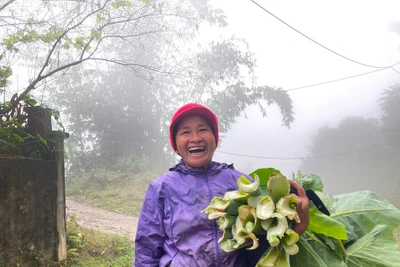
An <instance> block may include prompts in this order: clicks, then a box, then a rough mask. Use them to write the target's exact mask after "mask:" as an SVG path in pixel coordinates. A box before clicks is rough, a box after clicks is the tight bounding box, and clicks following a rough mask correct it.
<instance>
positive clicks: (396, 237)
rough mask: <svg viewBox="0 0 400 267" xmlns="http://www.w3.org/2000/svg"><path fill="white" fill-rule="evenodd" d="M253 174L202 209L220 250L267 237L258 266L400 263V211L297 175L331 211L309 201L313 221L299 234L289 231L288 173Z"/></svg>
mask: <svg viewBox="0 0 400 267" xmlns="http://www.w3.org/2000/svg"><path fill="white" fill-rule="evenodd" d="M249 176H251V177H253V178H254V181H249V180H248V179H247V178H246V177H244V176H242V177H240V178H239V179H238V187H239V190H237V191H231V192H227V193H226V194H225V195H224V197H222V198H221V197H214V198H213V199H212V200H211V202H210V204H209V206H208V207H207V208H206V209H205V210H204V211H203V212H205V213H207V214H208V218H209V219H211V220H213V219H216V222H217V224H218V225H219V228H220V229H221V230H222V231H223V236H222V237H221V239H220V240H219V242H220V244H221V249H223V250H225V251H227V252H229V251H233V250H236V249H249V250H251V249H256V248H257V247H258V245H259V241H260V240H261V239H266V240H268V243H269V246H268V249H267V250H266V251H265V252H264V254H263V256H262V257H261V259H260V260H259V262H258V263H257V265H256V266H257V267H263V266H278V267H279V266H292V267H296V266H309V267H314V266H315V267H321V266H322V267H323V266H338V267H341V266H343V267H344V266H354V267H359V266H377V267H379V266H386V267H387V266H393V267H394V266H400V265H399V261H400V210H399V209H397V208H396V207H395V206H393V205H392V204H390V203H388V202H386V201H381V200H379V199H378V198H377V197H376V196H375V195H374V194H373V193H372V192H371V191H359V192H352V193H347V194H342V195H336V196H330V195H328V194H324V193H323V192H322V191H323V184H322V181H321V179H320V178H319V177H318V176H317V175H302V174H301V173H298V175H297V177H293V180H295V181H296V182H297V183H299V184H300V185H301V186H302V187H303V188H304V189H305V190H313V191H314V192H315V193H316V194H317V195H318V196H319V197H320V198H321V199H322V200H323V202H324V203H325V205H326V207H327V209H328V210H329V213H330V215H329V216H328V215H326V214H324V213H322V212H320V211H319V210H318V209H317V207H316V206H315V205H314V204H313V202H312V201H311V202H310V223H309V226H308V228H307V231H306V232H305V233H304V234H303V235H302V236H301V237H300V238H299V236H298V235H297V234H296V233H295V232H294V231H293V230H291V226H292V223H293V221H297V222H299V217H298V215H297V213H296V211H295V205H296V196H293V194H289V189H288V184H289V183H288V181H287V179H286V177H284V176H283V175H281V173H280V171H279V170H276V169H273V168H264V169H258V170H256V171H254V172H252V173H251V174H250V175H249ZM305 264H306V265H305Z"/></svg>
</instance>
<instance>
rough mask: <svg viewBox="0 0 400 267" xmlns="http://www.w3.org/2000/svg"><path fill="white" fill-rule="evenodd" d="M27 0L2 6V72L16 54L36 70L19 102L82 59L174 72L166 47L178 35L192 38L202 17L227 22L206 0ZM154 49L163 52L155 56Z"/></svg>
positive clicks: (177, 70)
mask: <svg viewBox="0 0 400 267" xmlns="http://www.w3.org/2000/svg"><path fill="white" fill-rule="evenodd" d="M24 2H25V1H24V0H18V1H9V2H8V3H7V4H5V5H3V6H2V8H1V9H0V12H1V18H2V19H0V29H1V30H2V32H3V33H4V35H3V36H4V37H3V38H2V40H1V48H2V51H0V55H1V56H2V61H3V62H2V64H1V66H4V67H2V70H4V71H6V70H8V68H11V67H12V64H15V60H14V59H15V58H16V57H22V59H23V60H22V61H23V64H24V65H25V66H26V67H28V68H31V69H32V71H31V72H30V73H34V76H33V77H30V80H29V83H28V84H27V85H26V87H24V90H23V92H22V93H21V94H20V95H18V96H17V98H16V103H19V102H20V101H21V100H22V99H23V98H24V97H25V95H26V94H28V93H30V92H31V91H32V90H34V89H37V88H38V87H41V86H43V85H45V84H46V82H48V81H50V79H53V78H54V77H57V76H58V75H62V74H64V73H65V71H67V70H68V69H69V68H70V67H72V66H76V65H79V64H82V63H84V62H86V63H88V62H90V61H91V62H94V61H97V62H98V65H97V66H94V67H98V66H99V65H101V64H102V63H104V65H103V66H107V64H108V63H114V64H118V65H121V66H125V67H127V68H129V69H131V70H132V71H133V72H134V73H135V74H136V75H141V76H142V77H145V76H147V71H150V72H160V73H163V74H164V75H165V74H168V75H174V76H176V75H177V74H179V73H180V71H181V70H183V69H184V66H183V64H176V63H177V62H179V61H180V60H181V59H180V58H176V59H175V60H174V62H168V61H166V60H164V58H165V57H164V56H165V53H166V52H167V50H177V48H178V45H177V43H176V42H175V41H174V39H176V37H177V36H178V37H179V38H178V39H177V40H179V42H181V41H183V40H185V39H188V38H191V37H193V36H194V34H195V31H196V25H198V24H199V23H200V22H202V21H208V22H209V23H210V24H219V25H223V24H226V22H225V18H224V16H223V15H222V12H221V11H220V10H215V9H213V8H211V7H209V6H208V1H202V2H201V3H200V2H197V3H194V2H193V3H192V2H187V1H180V0H177V1H151V2H150V1H121V0H100V1H94V0H93V1H62V0H58V1H40V0H33V1H29V5H25V4H24ZM193 5H194V6H193ZM15 14H18V16H16V15H15ZM182 33H185V34H184V35H183V34H182ZM126 46H131V47H132V50H134V51H136V53H135V55H136V56H135V57H129V54H128V53H129V52H130V51H126V52H127V53H124V51H125V50H124V48H125V47H126ZM116 51H119V53H116ZM156 51H163V53H162V54H158V56H160V57H158V56H156V57H154V56H155V55H157V53H156ZM32 55H34V57H32ZM26 59H28V60H26ZM88 64H89V65H90V63H88ZM92 67H93V65H92ZM181 67H182V68H181ZM8 77H9V75H8V74H7V75H6V74H4V73H2V76H0V78H1V80H7V78H8ZM3 78H4V79H3ZM10 109H12V107H11V106H6V107H3V108H2V109H0V113H5V112H8V111H9V110H10Z"/></svg>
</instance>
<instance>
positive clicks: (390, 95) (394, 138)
mask: <svg viewBox="0 0 400 267" xmlns="http://www.w3.org/2000/svg"><path fill="white" fill-rule="evenodd" d="M378 102H379V104H380V107H381V110H382V117H381V121H382V132H383V134H384V135H385V137H386V140H388V141H390V142H391V144H392V145H393V146H395V147H396V148H397V149H398V148H399V147H400V142H399V140H400V85H399V84H396V85H394V86H391V87H390V88H389V89H386V90H385V91H384V93H383V94H382V97H381V98H380V99H379V101H378Z"/></svg>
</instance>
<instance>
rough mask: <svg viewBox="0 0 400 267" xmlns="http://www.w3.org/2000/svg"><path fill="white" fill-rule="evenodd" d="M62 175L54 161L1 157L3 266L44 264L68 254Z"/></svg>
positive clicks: (0, 255)
mask: <svg viewBox="0 0 400 267" xmlns="http://www.w3.org/2000/svg"><path fill="white" fill-rule="evenodd" d="M59 175H60V170H59V167H58V166H57V162H56V161H53V160H32V159H15V158H0V266H4V267H5V266H41V265H43V264H45V263H50V262H55V261H58V260H60V253H61V257H64V256H63V255H65V254H66V247H65V240H60V236H65V226H63V227H64V228H63V227H61V228H60V221H61V222H62V223H64V224H65V204H64V203H59V202H60V201H64V202H65V199H64V196H62V197H61V200H60V196H58V195H59V194H60V190H59V186H60V185H59V183H60V181H59ZM61 186H62V187H63V185H61ZM62 189H63V188H62ZM61 192H62V190H61ZM59 231H62V232H63V233H59ZM64 238H65V237H64ZM60 243H62V244H61V247H62V248H61V252H60ZM64 259H65V257H64ZM61 260H62V259H61Z"/></svg>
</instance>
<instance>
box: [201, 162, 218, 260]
mask: <svg viewBox="0 0 400 267" xmlns="http://www.w3.org/2000/svg"><path fill="white" fill-rule="evenodd" d="M204 179H205V180H206V184H207V188H208V194H209V196H210V197H209V198H210V201H211V199H212V197H213V196H212V191H211V187H210V183H209V182H208V170H207V169H206V170H205V172H204ZM214 245H215V250H216V251H215V252H216V257H217V267H220V266H221V265H220V259H219V246H218V229H217V223H216V222H215V221H214Z"/></svg>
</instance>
